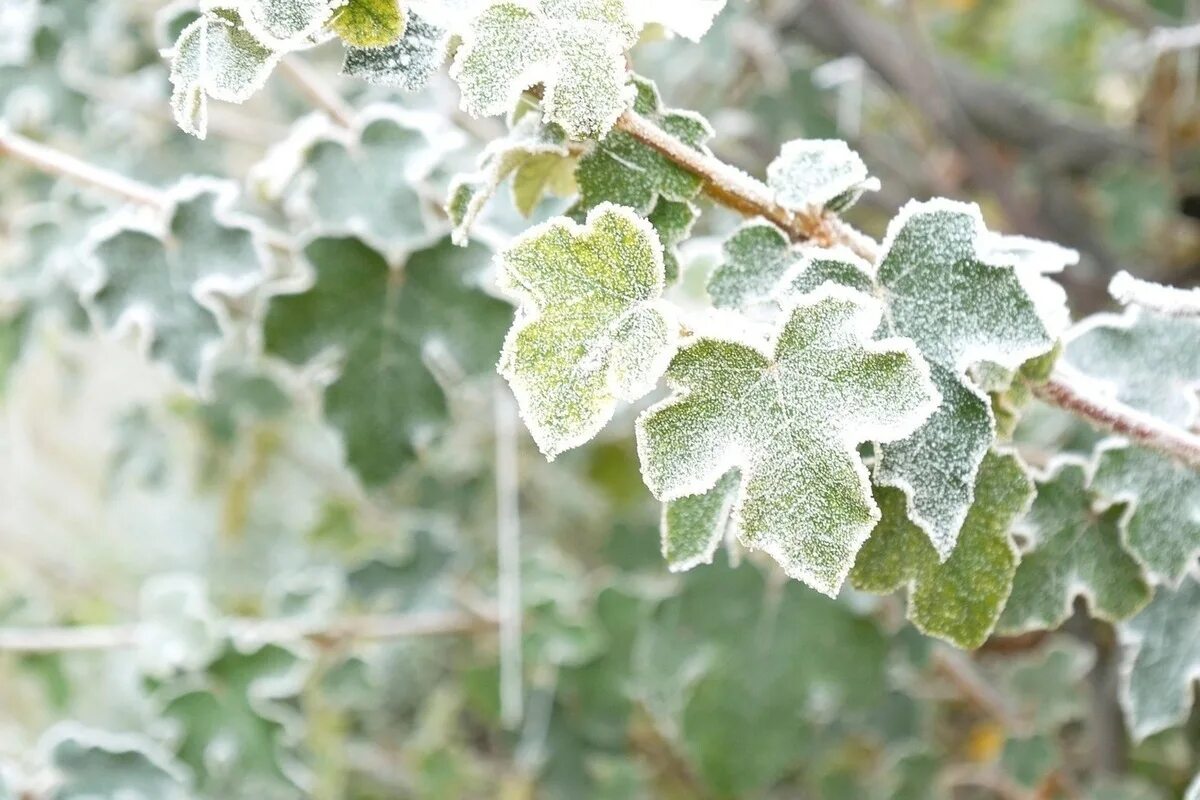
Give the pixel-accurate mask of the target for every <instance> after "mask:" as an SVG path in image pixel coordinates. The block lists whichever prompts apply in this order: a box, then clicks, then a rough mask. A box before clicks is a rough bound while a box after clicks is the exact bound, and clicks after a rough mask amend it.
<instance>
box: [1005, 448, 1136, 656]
mask: <svg viewBox="0 0 1200 800" xmlns="http://www.w3.org/2000/svg"><path fill="white" fill-rule="evenodd" d="M1085 470H1086V467H1085V465H1084V464H1083V463H1082V462H1080V461H1076V460H1074V459H1062V460H1059V461H1057V462H1055V463H1054V465H1053V466H1052V467H1051V469H1050V471H1049V472H1048V473H1047V475H1046V476H1045V477H1044V478H1041V479H1039V480H1038V481H1037V499H1036V500H1034V503H1033V507H1032V508H1031V509H1030V511H1029V514H1028V515H1027V516H1026V518H1025V521H1024V523H1023V526H1024V527H1026V528H1027V529H1028V531H1029V533H1030V534H1031V535H1032V542H1031V546H1030V547H1029V548H1027V549H1026V551H1025V552H1024V553H1023V554H1022V556H1021V565H1020V566H1019V567H1018V568H1017V575H1016V578H1015V579H1014V582H1013V591H1012V595H1011V596H1010V597H1009V599H1008V605H1007V606H1006V607H1005V609H1004V616H1003V617H1001V619H1000V629H1001V631H1003V632H1004V633H1023V632H1025V631H1030V630H1036V629H1051V630H1052V629H1054V628H1057V627H1059V626H1060V625H1062V624H1063V623H1064V622H1066V621H1067V618H1068V617H1070V616H1071V613H1072V607H1073V604H1074V601H1075V599H1076V598H1077V597H1084V598H1086V599H1087V601H1088V609H1089V611H1090V612H1091V614H1092V616H1094V617H1097V618H1099V619H1103V620H1106V621H1108V622H1116V621H1117V620H1121V619H1125V618H1127V617H1130V616H1132V615H1133V614H1135V613H1137V612H1138V611H1139V610H1140V609H1141V608H1142V606H1144V605H1146V603H1148V602H1149V601H1150V596H1151V594H1152V592H1151V590H1150V587H1149V586H1148V585H1147V584H1146V581H1145V579H1144V578H1143V577H1142V570H1141V567H1139V566H1138V564H1137V562H1136V561H1134V560H1133V558H1132V557H1130V555H1129V554H1128V553H1126V552H1125V550H1124V548H1123V547H1122V546H1121V525H1120V520H1121V517H1122V516H1123V515H1124V514H1125V508H1124V507H1123V506H1120V505H1115V506H1110V507H1109V508H1107V509H1105V510H1103V511H1099V512H1097V511H1094V510H1093V504H1094V497H1093V495H1092V493H1091V491H1090V489H1089V487H1088V485H1087V483H1088V481H1087V475H1086V472H1085Z"/></svg>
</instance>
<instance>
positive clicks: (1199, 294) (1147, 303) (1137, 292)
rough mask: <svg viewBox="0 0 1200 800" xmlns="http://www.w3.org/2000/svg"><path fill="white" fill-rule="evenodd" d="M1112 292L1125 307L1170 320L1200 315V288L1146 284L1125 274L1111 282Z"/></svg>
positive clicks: (1120, 274) (1150, 282)
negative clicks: (1149, 312)
mask: <svg viewBox="0 0 1200 800" xmlns="http://www.w3.org/2000/svg"><path fill="white" fill-rule="evenodd" d="M1108 293H1109V294H1110V295H1112V297H1113V299H1114V300H1116V301H1117V302H1118V303H1120V304H1121V305H1123V306H1131V305H1136V306H1139V307H1141V308H1144V309H1146V310H1147V311H1152V312H1154V313H1155V314H1161V315H1163V316H1166V317H1198V316H1200V289H1195V288H1192V289H1180V288H1177V287H1175V286H1166V285H1164V284H1161V283H1154V282H1153V281H1144V280H1142V279H1141V278H1137V277H1134V276H1133V275H1130V274H1129V273H1128V272H1125V271H1121V272H1118V273H1117V274H1116V275H1114V276H1113V279H1112V280H1111V281H1109V284H1108Z"/></svg>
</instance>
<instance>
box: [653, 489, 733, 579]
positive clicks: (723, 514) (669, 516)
mask: <svg viewBox="0 0 1200 800" xmlns="http://www.w3.org/2000/svg"><path fill="white" fill-rule="evenodd" d="M739 483H740V476H739V475H738V473H737V472H736V471H733V470H731V471H730V472H728V473H727V474H725V475H722V476H721V478H720V480H718V481H717V484H716V485H715V486H713V488H711V489H709V490H708V491H707V492H705V493H704V494H691V495H687V496H686V497H680V498H678V499H676V500H671V501H669V502H667V503H663V510H662V522H661V523H660V528H661V531H662V554H663V558H665V559H666V560H667V566H668V567H670V569H671V571H672V572H682V571H684V570H689V569H691V568H692V567H694V566H697V565H698V564H711V563H712V560H713V554H714V553H716V552H717V547H718V546H719V545H720V544H721V541H722V540H723V539H724V538H725V529H726V527H727V525H728V523H729V514H730V512H732V511H733V503H734V501H735V500H736V499H737V491H738V484H739Z"/></svg>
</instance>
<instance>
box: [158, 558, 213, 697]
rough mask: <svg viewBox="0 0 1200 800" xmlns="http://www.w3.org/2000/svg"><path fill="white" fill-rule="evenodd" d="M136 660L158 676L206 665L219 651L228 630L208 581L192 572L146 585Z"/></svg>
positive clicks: (160, 577) (166, 577) (198, 668)
mask: <svg viewBox="0 0 1200 800" xmlns="http://www.w3.org/2000/svg"><path fill="white" fill-rule="evenodd" d="M138 605H139V612H140V617H141V624H140V625H139V626H138V637H137V659H138V666H139V668H140V669H141V671H142V672H143V673H144V674H146V675H148V676H150V677H151V678H155V679H165V678H169V677H171V676H172V675H174V674H176V673H179V672H191V671H195V670H200V669H203V668H204V667H205V666H206V665H207V664H208V663H209V662H211V661H212V660H213V659H214V658H216V657H217V655H218V654H219V653H220V651H221V648H222V646H223V645H224V630H223V629H222V626H221V624H220V622H219V621H218V614H217V612H216V609H214V608H213V607H212V605H211V604H210V603H209V600H208V594H207V591H206V587H205V585H204V582H203V581H201V580H200V579H198V578H197V577H195V576H193V575H159V576H155V577H154V578H152V579H151V580H149V581H147V582H146V583H145V584H144V585H143V586H142V591H141V596H140V598H139V603H138Z"/></svg>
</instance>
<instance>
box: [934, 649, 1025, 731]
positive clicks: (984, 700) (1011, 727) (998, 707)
mask: <svg viewBox="0 0 1200 800" xmlns="http://www.w3.org/2000/svg"><path fill="white" fill-rule="evenodd" d="M931 660H932V663H933V666H934V668H935V669H936V670H937V671H938V672H940V673H942V674H943V675H945V676H946V678H947V679H948V680H949V681H950V682H951V683H953V684H954V687H955V688H956V689H958V691H959V692H960V693H961V694H962V695H963V696H964V697H965V698H966V699H967V700H969V701H970V702H971V704H972V705H974V706H976V707H977V708H979V710H981V711H983V712H984V713H985V714H987V715H988V716H990V717H991V718H992V719H994V720H995V721H996V722H998V723H999V724H1000V725H1002V726H1003V727H1004V729H1005V730H1007V731H1020V730H1021V729H1022V727H1023V725H1022V722H1021V720H1020V719H1018V717H1017V715H1016V713H1015V712H1014V711H1013V710H1012V709H1011V708H1010V707H1009V705H1008V702H1007V701H1006V700H1005V698H1004V697H1003V696H1002V695H1000V694H999V693H998V692H997V691H996V690H995V689H994V688H992V686H991V685H990V684H989V683H988V682H987V680H985V679H984V678H983V676H981V675H980V674H979V673H978V672H977V671H976V670H975V665H974V664H972V663H971V661H970V660H969V659H967V657H966V656H964V655H963V654H962V653H958V652H955V651H953V650H950V649H949V648H947V647H941V646H939V647H937V648H935V649H934V651H933V654H932V656H931Z"/></svg>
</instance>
